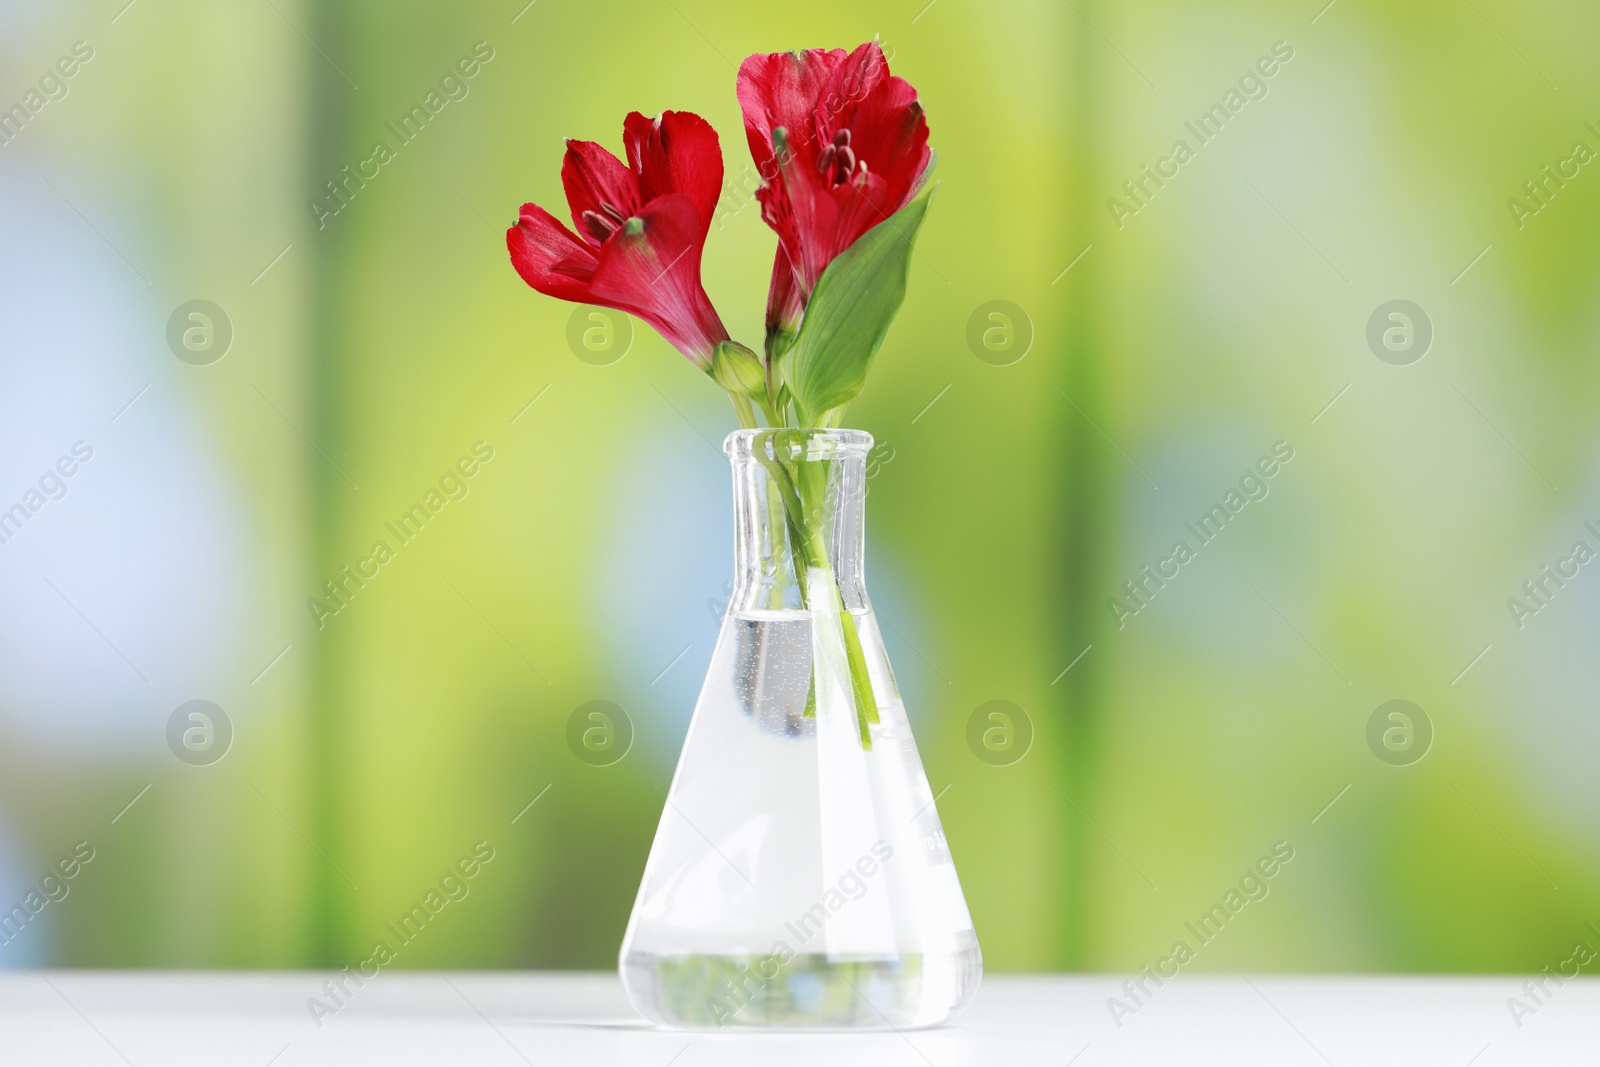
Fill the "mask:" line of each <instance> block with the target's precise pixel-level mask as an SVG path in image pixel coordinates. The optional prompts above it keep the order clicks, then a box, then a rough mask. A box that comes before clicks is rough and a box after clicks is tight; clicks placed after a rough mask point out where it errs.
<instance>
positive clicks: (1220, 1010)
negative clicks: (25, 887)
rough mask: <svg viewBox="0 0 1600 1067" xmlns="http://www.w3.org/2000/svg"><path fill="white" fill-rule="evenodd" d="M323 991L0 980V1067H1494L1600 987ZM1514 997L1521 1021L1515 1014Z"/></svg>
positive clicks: (1518, 1060)
mask: <svg viewBox="0 0 1600 1067" xmlns="http://www.w3.org/2000/svg"><path fill="white" fill-rule="evenodd" d="M329 978H330V976H329V975H325V974H315V973H309V972H289V973H283V972H276V973H239V972H211V973H194V972H117V973H108V972H99V971H77V972H72V971H32V972H12V973H9V974H5V975H0V1063H3V1064H5V1065H6V1067H12V1065H17V1067H22V1065H29V1067H32V1065H34V1064H69V1065H77V1064H85V1065H89V1064H93V1065H99V1064H104V1065H107V1067H129V1065H131V1067H157V1065H159V1067H184V1065H188V1064H196V1065H199V1064H204V1065H206V1067H217V1065H230V1067H269V1065H271V1067H308V1065H322V1064H328V1065H332V1064H340V1065H347V1064H358V1065H359V1064H384V1065H386V1067H407V1065H411V1064H430V1065H432V1064H486V1065H496V1064H505V1065H508V1067H515V1065H517V1064H531V1065H537V1067H546V1065H547V1064H582V1065H601V1064H624V1065H630V1067H632V1065H637V1067H669V1065H670V1067H710V1065H723V1064H726V1065H734V1064H738V1065H746V1064H753V1063H761V1064H775V1065H786V1064H796V1065H800V1064H805V1065H808V1067H809V1065H812V1064H818V1063H821V1064H825V1065H826V1067H851V1065H854V1064H871V1065H873V1067H900V1065H905V1067H965V1065H980V1064H981V1065H985V1067H990V1065H995V1064H1002V1065H1005V1067H1027V1065H1032V1064H1039V1065H1050V1067H1066V1065H1067V1064H1071V1065H1073V1067H1105V1065H1111V1064H1118V1065H1128V1064H1185V1065H1189V1064H1219V1065H1220V1064H1227V1065H1229V1067H1234V1065H1240V1064H1272V1065H1275V1067H1277V1065H1287V1067H1293V1065H1298V1064H1304V1065H1306V1067H1330V1065H1331V1067H1381V1065H1387V1064H1394V1065H1400V1064H1406V1065H1413V1064H1428V1065H1439V1067H1469V1065H1470V1067H1507V1065H1510V1064H1555V1063H1564V1062H1571V1063H1578V1062H1585V1063H1592V1062H1595V1059H1594V1058H1595V1056H1596V1055H1597V1054H1600V979H1587V978H1585V979H1577V980H1574V981H1569V982H1567V983H1566V984H1564V985H1561V986H1555V985H1554V983H1553V982H1551V981H1549V980H1548V979H1547V980H1546V982H1545V986H1544V993H1543V995H1542V996H1539V997H1538V1000H1539V1001H1540V1002H1539V1003H1535V1002H1534V997H1533V995H1532V994H1530V992H1529V989H1528V987H1527V986H1525V983H1528V982H1530V981H1531V980H1530V979H1527V978H1524V977H1522V976H1510V975H1491V976H1474V977H1461V978H1457V977H1444V978H1436V977H1427V978H1409V977H1408V978H1394V977H1376V978H1366V977H1341V978H1322V977H1253V978H1244V977H1239V976H1226V977H1205V976H1195V977H1185V978H1183V979H1182V980H1180V981H1172V982H1168V983H1167V984H1166V985H1164V986H1163V987H1161V988H1160V989H1158V990H1154V991H1153V994H1152V995H1150V996H1148V997H1144V998H1141V999H1142V1000H1143V1003H1142V1004H1141V1005H1139V1006H1138V1007H1137V1010H1136V1011H1135V1012H1133V1013H1132V1014H1131V1015H1130V1014H1125V1013H1120V1012H1119V1013H1118V1014H1119V1018H1118V1019H1116V1020H1115V1021H1114V1020H1113V1018H1112V1012H1111V1011H1110V1010H1109V1008H1108V1004H1107V1002H1108V1000H1109V999H1110V998H1112V997H1118V998H1120V999H1121V1000H1122V1002H1123V1003H1124V1004H1127V1003H1129V995H1128V994H1127V993H1126V992H1124V990H1123V982H1124V981H1126V977H1125V976H1120V975H1070V976H1037V975H986V976H985V977H984V980H983V988H982V990H981V992H980V993H979V994H978V999H977V1001H976V1002H975V1003H974V1004H973V1006H972V1007H971V1008H969V1009H968V1010H967V1011H966V1012H965V1013H964V1014H963V1015H962V1016H961V1017H960V1018H959V1019H957V1020H956V1022H955V1023H954V1024H952V1025H950V1026H946V1027H942V1028H940V1029H937V1030H920V1031H910V1032H906V1033H895V1032H892V1031H891V1032H885V1033H871V1034H767V1033H762V1034H755V1033H718V1034H708V1033H698V1032H678V1031H670V1030H657V1029H653V1028H651V1027H650V1026H648V1025H647V1024H646V1023H645V1022H644V1021H643V1020H641V1019H639V1018H638V1016H636V1015H634V1014H633V1012H632V1010H631V1009H630V1008H629V1007H628V1004H627V1001H626V1000H625V999H624V998H623V995H622V987H621V985H620V984H619V982H618V981H617V979H616V977H615V976H614V975H611V974H595V973H589V972H573V973H542V974H527V973H516V972H504V973H484V972H472V973H421V972H418V973H399V974H389V973H385V974H382V975H380V976H379V977H378V978H377V979H375V980H373V981H371V982H368V983H367V984H366V985H365V986H364V987H362V988H360V989H358V990H354V992H353V993H352V994H351V995H350V996H348V997H342V998H341V999H342V1000H343V1001H344V1003H343V1004H342V1006H341V1007H340V1008H339V1010H338V1011H337V1012H336V1013H335V1014H334V1015H332V1016H331V1017H326V1016H324V1017H322V1018H320V1019H317V1020H314V1019H313V1013H312V1011H311V1009H310V1008H309V1007H308V1001H309V1000H311V998H314V997H318V998H322V999H323V1003H324V1004H327V1003H331V1001H330V1000H329V999H328V998H327V994H326V993H325V992H324V990H323V983H324V982H325V981H328V980H329ZM346 985H347V987H348V988H351V989H354V986H353V984H352V983H350V982H348V980H347V983H346ZM1532 989H1533V990H1534V992H1538V990H1539V987H1538V986H1537V985H1534V986H1532ZM1512 998H1515V999H1516V1000H1517V1002H1519V1003H1521V1004H1523V1005H1525V1006H1527V1007H1531V1008H1533V1010H1532V1012H1531V1013H1528V1012H1522V1011H1518V1012H1517V1013H1516V1015H1515V1017H1514V1016H1513V1012H1512V1010H1511V1008H1510V1007H1509V1006H1508V1002H1509V1001H1511V1000H1512ZM318 1022H320V1023H321V1025H320V1026H318V1025H317V1024H318ZM1118 1022H1120V1024H1121V1025H1120V1026H1118V1025H1117V1023H1118ZM1518 1023H1520V1024H1521V1025H1520V1026H1519V1025H1518Z"/></svg>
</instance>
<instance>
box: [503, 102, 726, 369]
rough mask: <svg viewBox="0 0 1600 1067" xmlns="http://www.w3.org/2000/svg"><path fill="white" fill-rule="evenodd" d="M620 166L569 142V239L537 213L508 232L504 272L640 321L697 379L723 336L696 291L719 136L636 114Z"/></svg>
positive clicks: (679, 119)
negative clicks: (691, 366) (511, 270)
mask: <svg viewBox="0 0 1600 1067" xmlns="http://www.w3.org/2000/svg"><path fill="white" fill-rule="evenodd" d="M622 143H623V146H624V148H625V149H626V152H627V157H628V163H627V166H624V165H623V164H622V162H621V161H620V160H618V159H617V158H616V157H615V156H613V155H612V154H611V153H610V152H608V151H606V150H605V149H604V148H602V147H601V146H600V145H598V144H596V143H595V142H593V141H574V140H568V141H567V155H566V158H565V159H564V160H563V161H562V163H561V184H562V187H563V188H564V189H565V190H566V193H567V205H568V207H569V208H570V209H571V211H572V222H573V225H574V226H575V227H576V228H577V231H578V232H577V233H576V234H575V233H573V232H572V231H571V230H569V229H567V228H566V227H565V226H563V225H562V224H561V223H560V222H559V221H557V220H556V218H555V217H554V216H553V215H551V214H550V213H549V212H548V211H546V210H544V208H542V207H539V206H538V205H537V204H523V205H522V214H521V218H520V219H519V220H518V222H517V224H516V225H515V226H513V227H511V228H510V229H509V230H507V231H506V247H507V248H508V249H509V250H510V252H511V263H512V265H513V266H514V267H516V269H517V273H518V274H520V275H522V280H523V281H525V282H527V283H528V284H529V285H531V286H533V288H535V289H537V290H538V291H539V292H541V293H544V294H545V295H547V296H554V297H559V298H560V299H562V300H573V301H576V302H578V303H582V304H599V305H600V306H602V307H609V308H616V309H617V310H619V311H626V312H629V313H631V314H634V315H637V316H639V317H640V318H641V319H644V320H645V321H646V322H648V323H649V324H650V325H651V326H654V327H655V328H656V330H657V331H658V332H659V333H660V334H661V336H663V337H665V338H666V339H667V340H668V341H670V342H671V343H672V345H673V347H674V348H676V349H678V351H680V352H682V353H683V354H684V355H686V356H688V357H689V358H690V359H691V360H693V361H694V362H695V364H696V365H698V366H699V367H700V368H701V369H702V370H709V369H710V366H711V353H712V350H713V349H715V348H716V346H717V344H718V342H721V341H726V340H727V339H728V331H727V330H726V329H724V328H723V326H722V320H721V319H719V318H718V317H717V312H716V309H715V308H713V307H712V306H711V300H710V298H709V297H707V296H706V291H705V288H704V287H703V286H702V285H701V284H700V253H701V250H702V249H704V248H705V243H706V231H707V230H708V229H710V226H711V215H712V212H713V211H714V210H715V209H716V206H717V197H718V195H719V194H720V192H721V188H722V150H721V148H720V147H719V146H718V144H717V133H716V131H715V130H713V129H712V128H711V126H710V124H709V123H707V122H706V121H705V119H702V118H701V117H700V116H699V115H695V114H691V113H690V112H687V111H667V112H664V113H663V114H662V115H661V116H660V117H659V118H656V119H654V120H652V119H647V118H645V117H644V116H643V115H641V114H639V113H638V112H637V111H635V112H633V113H632V114H630V115H629V116H628V117H627V119H626V120H624V122H623V124H622Z"/></svg>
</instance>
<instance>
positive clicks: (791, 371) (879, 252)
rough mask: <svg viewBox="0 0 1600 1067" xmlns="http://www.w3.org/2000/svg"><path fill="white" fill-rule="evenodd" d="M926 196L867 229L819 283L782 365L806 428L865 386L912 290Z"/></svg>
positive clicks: (926, 207) (852, 398)
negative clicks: (910, 277) (913, 255)
mask: <svg viewBox="0 0 1600 1067" xmlns="http://www.w3.org/2000/svg"><path fill="white" fill-rule="evenodd" d="M928 195H929V194H925V195H923V196H920V197H918V198H917V199H915V200H913V201H912V202H911V203H909V204H907V205H906V206H905V207H903V208H901V209H900V210H899V211H897V212H895V213H894V214H893V215H891V216H889V217H888V218H887V219H885V220H884V221H882V222H880V223H878V225H876V226H874V227H873V228H872V229H870V230H868V231H867V232H866V233H864V234H862V235H861V237H859V238H858V239H857V240H856V243H855V244H853V245H851V246H850V247H849V248H847V249H845V251H844V252H843V253H842V254H840V255H839V256H838V257H836V258H835V259H834V261H833V262H832V263H830V264H828V269H827V270H825V271H823V272H822V277H821V278H819V279H818V280H817V287H816V289H815V290H813V291H812V293H811V300H810V301H809V303H808V304H807V305H806V316H805V319H804V321H803V322H801V324H800V334H799V336H798V337H797V338H795V342H794V347H792V348H790V349H789V351H788V352H787V353H785V354H784V356H783V358H782V360H781V362H780V364H779V367H780V369H781V370H782V372H783V380H784V384H785V385H787V386H788V387H789V390H790V392H792V393H793V394H794V398H795V404H796V407H797V408H798V413H799V415H800V423H801V425H815V424H816V422H817V420H818V419H821V418H823V417H824V416H825V415H826V414H827V413H828V412H829V411H830V410H832V409H835V408H839V407H842V406H844V405H845V404H848V403H849V402H850V401H852V400H854V399H855V398H856V396H857V395H858V394H859V393H860V392H861V389H862V387H863V386H865V385H866V384H867V371H868V370H869V369H871V366H872V357H873V356H875V355H877V352H878V346H879V345H881V344H883V338H884V335H885V334H887V333H888V332H889V323H890V322H892V321H893V320H894V315H895V312H896V311H898V310H900V302H901V300H903V299H904V298H905V295H906V274H907V272H908V270H909V269H910V265H911V246H912V242H913V241H915V240H916V236H917V229H918V228H919V227H920V226H921V225H922V217H923V215H924V213H926V211H927V210H928Z"/></svg>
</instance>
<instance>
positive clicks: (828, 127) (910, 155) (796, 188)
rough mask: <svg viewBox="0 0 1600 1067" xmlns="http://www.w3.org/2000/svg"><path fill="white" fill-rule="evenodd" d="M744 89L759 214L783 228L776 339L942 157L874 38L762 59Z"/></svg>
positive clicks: (746, 70)
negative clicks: (835, 264) (843, 258)
mask: <svg viewBox="0 0 1600 1067" xmlns="http://www.w3.org/2000/svg"><path fill="white" fill-rule="evenodd" d="M738 86H739V106H740V108H741V109H743V111H744V128H745V135H746V137H747V138H748V139H749V141H750V154H751V155H752V156H754V157H755V161H756V167H757V169H758V170H759V171H760V173H761V177H762V179H763V182H764V184H763V185H762V187H761V188H760V189H759V190H758V191H757V192H756V198H757V199H758V200H760V201H761V217H762V218H763V219H765V220H766V223H767V225H769V226H771V227H772V228H773V229H774V230H776V231H777V233H778V242H779V246H778V257H777V262H776V263H774V264H773V275H772V285H771V289H770V291H769V293H768V296H767V327H768V332H769V335H770V333H771V332H772V331H773V329H774V328H775V327H776V328H782V329H792V328H793V327H794V325H795V324H796V323H797V322H798V320H799V318H800V312H801V310H802V309H803V308H804V307H805V302H806V300H807V299H809V297H810V295H811V290H812V288H813V287H814V286H815V285H816V284H817V279H818V278H820V277H821V276H822V272H823V270H824V269H825V268H826V267H827V266H828V264H829V263H831V262H832V261H833V258H834V257H835V256H837V255H838V254H839V253H841V252H843V251H844V250H845V249H847V248H849V247H850V246H851V244H853V243H854V242H855V240H856V238H858V237H860V236H861V235H862V234H863V233H865V232H867V230H869V229H871V228H872V227H873V226H876V225H877V224H878V223H879V222H881V221H883V220H884V219H886V218H888V217H889V216H890V215H892V214H894V213H895V212H896V211H898V210H900V209H901V208H902V207H904V206H905V205H906V204H908V203H909V202H910V201H911V198H912V197H914V196H915V195H916V194H917V190H918V189H919V188H921V185H922V181H923V179H924V178H925V177H926V175H927V172H928V169H929V165H930V163H931V161H932V152H931V151H930V150H929V148H928V122H927V119H926V118H925V117H924V115H923V112H922V105H921V104H920V103H918V102H917V91H916V90H915V89H914V88H912V87H911V84H910V83H909V82H907V81H906V80H905V79H904V78H896V77H891V76H890V74H889V64H888V61H887V60H885V59H884V57H883V50H882V49H881V48H879V47H878V43H877V42H876V41H869V42H867V43H866V44H864V45H862V46H861V47H860V48H857V49H856V50H855V51H854V52H850V53H848V54H846V53H845V51H844V49H842V48H836V49H833V50H831V51H830V50H827V49H822V48H812V49H808V50H807V51H804V52H777V53H773V54H771V55H753V56H750V57H749V58H748V59H746V60H745V61H744V63H743V64H741V65H740V67H739V79H738Z"/></svg>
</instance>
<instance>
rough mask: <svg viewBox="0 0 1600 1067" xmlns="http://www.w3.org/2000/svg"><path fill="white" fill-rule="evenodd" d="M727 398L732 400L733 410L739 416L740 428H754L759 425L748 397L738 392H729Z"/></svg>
mask: <svg viewBox="0 0 1600 1067" xmlns="http://www.w3.org/2000/svg"><path fill="white" fill-rule="evenodd" d="M728 399H729V400H732V401H733V410H734V413H735V414H737V415H738V416H739V426H740V427H741V428H742V429H746V430H754V429H755V428H756V427H757V426H759V425H761V424H760V423H758V422H756V412H755V408H753V407H751V406H750V398H749V397H747V396H740V395H739V394H738V393H729V394H728Z"/></svg>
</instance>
